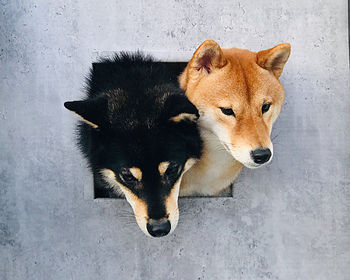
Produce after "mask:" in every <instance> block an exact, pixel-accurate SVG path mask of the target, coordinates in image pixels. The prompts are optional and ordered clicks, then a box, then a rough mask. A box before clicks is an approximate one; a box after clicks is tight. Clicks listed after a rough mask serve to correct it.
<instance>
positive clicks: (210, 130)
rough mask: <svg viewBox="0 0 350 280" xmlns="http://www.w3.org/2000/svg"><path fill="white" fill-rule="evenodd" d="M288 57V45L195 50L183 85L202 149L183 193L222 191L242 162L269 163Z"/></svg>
mask: <svg viewBox="0 0 350 280" xmlns="http://www.w3.org/2000/svg"><path fill="white" fill-rule="evenodd" d="M289 55H290V45H289V44H288V43H285V44H280V45H277V46H275V47H274V48H271V49H268V50H263V51H260V52H257V53H255V52H252V51H249V50H244V49H237V48H232V49H221V48H220V46H219V45H218V44H217V43H216V42H214V41H211V40H208V41H205V42H204V43H202V44H201V45H200V46H199V48H198V49H197V50H196V51H195V53H194V55H193V57H192V59H191V61H190V62H189V63H188V65H187V67H186V68H185V70H184V71H183V73H182V74H181V75H180V76H179V83H180V87H181V88H182V89H184V90H185V91H186V95H187V97H188V98H189V100H190V101H191V102H192V103H193V104H194V105H195V106H196V107H197V109H198V110H199V114H200V118H199V127H200V133H201V137H202V140H203V152H202V156H201V158H200V160H199V161H198V162H197V163H196V164H195V165H194V166H193V167H192V168H191V169H190V170H189V171H188V172H187V173H186V174H185V176H184V178H183V181H182V183H181V191H180V195H183V196H184V195H195V194H199V195H215V194H219V193H220V192H222V191H223V190H224V189H226V188H227V187H229V186H230V184H231V183H232V182H233V181H234V179H235V178H236V177H237V175H238V173H239V172H240V170H241V169H242V167H243V165H244V166H246V167H248V168H257V167H260V166H262V165H264V164H266V163H268V162H269V161H271V159H272V155H273V146H272V143H271V139H270V133H271V129H272V125H273V123H274V121H275V120H276V119H277V117H278V115H279V113H280V111H281V108H282V104H283V101H284V89H283V86H282V84H281V83H280V81H279V77H280V75H281V74H282V71H283V67H284V65H285V63H286V62H287V60H288V58H289Z"/></svg>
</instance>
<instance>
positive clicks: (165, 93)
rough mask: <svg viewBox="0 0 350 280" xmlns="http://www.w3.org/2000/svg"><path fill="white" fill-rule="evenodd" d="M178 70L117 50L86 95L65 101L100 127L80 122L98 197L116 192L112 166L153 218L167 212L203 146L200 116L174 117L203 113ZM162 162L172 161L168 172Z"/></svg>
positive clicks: (89, 81) (96, 74)
mask: <svg viewBox="0 0 350 280" xmlns="http://www.w3.org/2000/svg"><path fill="white" fill-rule="evenodd" d="M101 65H102V66H103V67H98V66H101ZM176 74H178V73H176ZM176 74H175V73H174V71H172V70H170V69H169V68H168V67H167V66H166V65H165V64H164V63H163V64H162V63H157V62H155V61H154V60H153V59H152V58H151V57H149V56H144V55H142V54H140V53H135V54H127V53H121V54H116V55H115V57H114V58H113V59H104V60H101V61H100V64H96V65H95V67H93V69H92V70H91V73H90V76H89V78H88V79H87V87H86V93H87V97H86V99H85V100H83V101H73V102H66V103H65V107H66V108H68V109H69V110H71V111H74V112H76V113H78V114H79V115H81V116H82V117H83V118H84V119H86V120H88V121H90V122H92V123H94V124H96V125H97V126H98V128H93V127H91V126H90V125H88V124H86V123H84V122H81V123H80V124H79V127H78V140H79V147H80V149H81V151H82V152H83V154H84V155H85V156H86V158H87V159H88V161H89V164H90V167H91V169H92V171H93V173H94V178H95V197H115V196H116V194H115V193H114V192H113V190H112V189H111V188H110V187H109V186H108V185H107V184H106V183H105V182H104V180H103V179H102V178H101V176H100V173H99V172H100V170H101V169H103V168H108V169H111V170H113V171H114V173H115V174H116V176H119V174H120V176H121V177H123V176H124V177H123V178H124V179H125V180H124V181H123V184H124V185H126V186H127V187H128V188H129V189H130V190H131V191H132V192H133V193H134V194H136V195H137V196H138V197H139V198H141V199H143V200H145V201H146V202H147V205H148V212H149V213H148V214H149V217H150V218H152V219H159V218H162V217H164V215H165V214H166V213H165V212H164V211H165V208H164V199H165V198H166V196H167V195H168V194H169V193H170V191H171V189H172V188H173V185H174V183H175V181H176V180H177V179H178V177H179V176H180V174H181V171H182V170H183V167H184V164H185V162H186V160H187V159H189V158H197V159H199V157H200V152H201V146H202V143H201V140H200V135H199V131H198V128H197V125H196V123H195V122H194V121H190V120H186V119H184V120H182V121H180V122H174V121H172V120H170V118H171V117H174V116H177V115H179V114H181V113H189V114H195V115H197V116H198V111H197V109H196V108H195V107H194V105H193V104H192V103H190V102H189V101H188V99H187V98H186V97H185V95H184V92H183V91H182V90H181V89H179V88H178V86H177V75H176ZM162 161H169V162H171V164H170V166H169V168H168V170H167V171H166V176H164V177H161V176H160V174H159V172H158V165H159V163H160V162H162ZM130 167H138V168H140V169H141V170H142V173H143V176H142V182H141V184H142V185H141V186H140V185H139V184H140V183H135V182H131V181H130V182H128V176H127V175H125V174H124V173H125V168H130Z"/></svg>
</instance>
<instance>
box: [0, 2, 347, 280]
mask: <svg viewBox="0 0 350 280" xmlns="http://www.w3.org/2000/svg"><path fill="white" fill-rule="evenodd" d="M347 16H348V15H347V1H345V0H334V1H325V0H318V1H302V0H291V1H272V0H267V1H250V0H242V1H239V2H238V1H226V0H222V1H214V0H213V1H193V0H184V1H169V0H167V1H161V0H157V1H110V0H106V1H78V0H74V1H63V0H59V1H33V0H26V1H24V0H23V1H10V0H1V1H0V125H1V126H0V279H4V280H22V279H23V280H24V279H26V280H41V279H44V280H50V279H62V280H66V279H91V280H96V279H121V280H124V279H189V280H193V279H220V280H224V279H281V280H284V279H291V280H295V279H318V280H322V279H331V280H346V279H350V278H349V277H350V276H349V275H350V92H349V57H348V40H347V35H348V30H347V27H348V23H347ZM205 39H214V40H216V41H218V42H219V43H220V44H221V45H222V46H223V47H231V46H237V47H242V48H250V49H252V50H256V51H257V50H260V49H263V48H269V47H272V46H273V45H275V44H277V43H280V42H290V43H291V44H292V55H291V58H290V61H289V62H288V64H287V66H286V68H285V71H284V73H283V76H282V83H283V84H284V85H285V89H286V101H285V105H284V109H283V111H282V113H281V115H280V118H279V119H278V121H277V123H276V124H275V128H274V131H273V135H275V136H276V138H275V139H274V144H275V146H274V147H275V156H274V159H273V162H272V164H270V165H269V166H267V167H265V168H261V169H258V170H248V169H245V170H244V171H243V172H242V174H241V175H240V176H239V178H238V180H237V183H236V184H235V187H234V190H233V197H231V198H185V199H181V201H180V207H181V208H182V215H181V217H180V223H179V225H178V228H177V229H176V231H175V232H174V234H172V235H171V236H168V237H166V238H162V239H150V238H148V237H146V236H145V235H144V234H143V233H142V232H141V231H140V230H139V229H138V227H137V225H136V223H135V222H134V219H133V217H132V216H131V214H130V213H131V210H130V207H129V205H128V204H127V202H126V201H124V200H97V201H94V200H92V199H91V190H92V178H91V175H90V173H89V171H88V170H87V168H86V163H85V161H84V160H83V158H82V157H81V155H80V154H79V153H78V151H77V149H76V147H75V145H74V125H75V118H74V116H73V115H72V114H70V113H69V112H68V111H67V110H65V109H64V107H63V102H64V101H66V100H72V99H78V98H80V97H81V96H82V89H83V82H84V75H86V74H87V73H88V69H89V67H90V66H91V63H92V62H93V61H94V60H95V58H96V57H97V56H99V55H100V54H103V53H110V52H111V51H115V50H136V49H142V50H146V51H147V50H148V51H150V52H152V53H154V54H155V55H156V56H157V57H158V58H161V59H166V60H175V61H176V60H185V59H189V58H190V56H191V53H192V52H193V51H194V50H195V48H196V47H197V46H198V45H199V44H200V43H201V42H202V41H204V40H205Z"/></svg>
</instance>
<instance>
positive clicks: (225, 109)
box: [220, 107, 236, 117]
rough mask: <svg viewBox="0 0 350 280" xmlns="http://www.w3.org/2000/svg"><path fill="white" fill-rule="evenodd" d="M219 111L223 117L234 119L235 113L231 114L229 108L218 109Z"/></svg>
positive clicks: (231, 111)
mask: <svg viewBox="0 0 350 280" xmlns="http://www.w3.org/2000/svg"><path fill="white" fill-rule="evenodd" d="M220 110H221V112H222V113H223V114H224V115H227V116H234V117H236V116H235V112H233V110H232V109H231V108H223V107H220Z"/></svg>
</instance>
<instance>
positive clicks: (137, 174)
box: [129, 167, 142, 181]
mask: <svg viewBox="0 0 350 280" xmlns="http://www.w3.org/2000/svg"><path fill="white" fill-rule="evenodd" d="M129 170H130V173H131V174H132V176H134V177H135V178H136V179H137V180H138V181H141V180H142V171H141V169H140V168H138V167H131V168H130V169H129Z"/></svg>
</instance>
